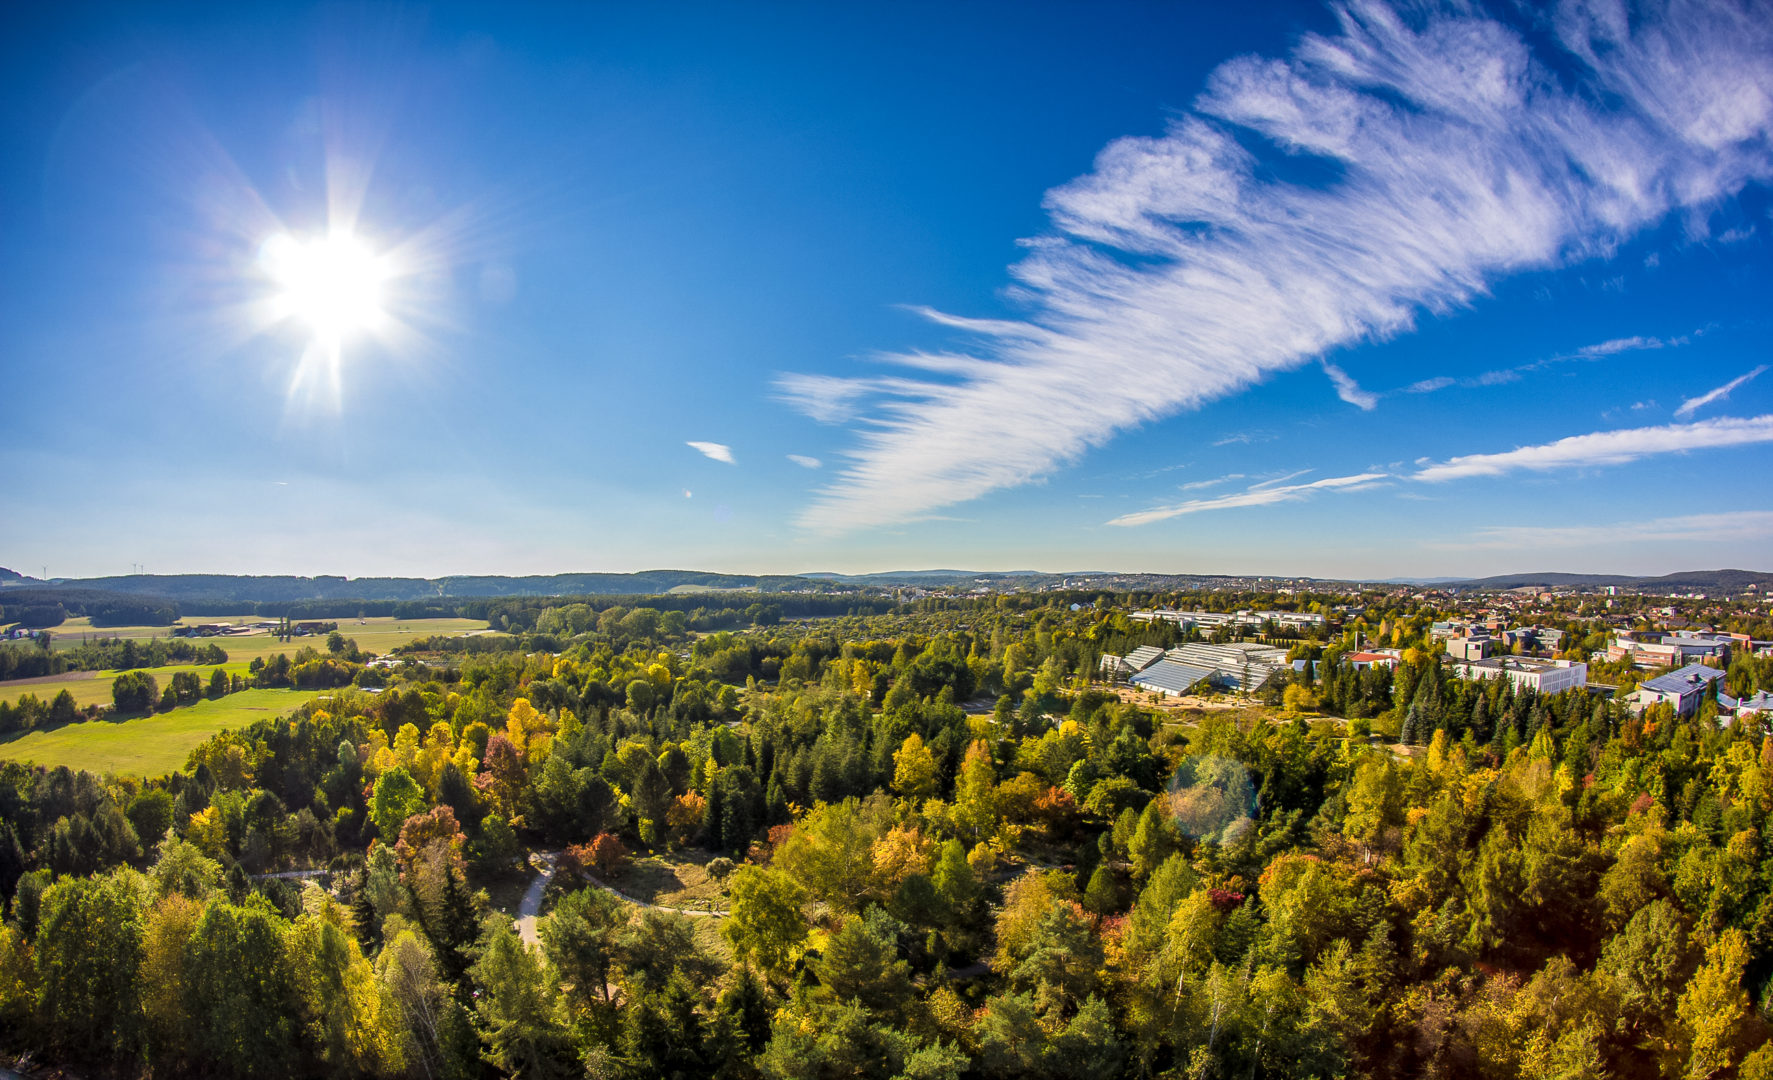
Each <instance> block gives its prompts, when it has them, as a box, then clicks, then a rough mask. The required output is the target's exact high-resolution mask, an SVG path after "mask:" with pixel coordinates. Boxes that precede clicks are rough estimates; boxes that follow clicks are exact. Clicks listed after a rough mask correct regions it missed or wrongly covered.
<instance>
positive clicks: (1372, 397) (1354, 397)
mask: <svg viewBox="0 0 1773 1080" xmlns="http://www.w3.org/2000/svg"><path fill="white" fill-rule="evenodd" d="M1324 374H1325V375H1328V376H1329V377H1330V382H1331V383H1333V384H1334V385H1335V387H1336V396H1337V397H1339V398H1341V399H1342V400H1343V401H1346V402H1348V403H1349V404H1350V405H1353V406H1354V407H1355V408H1357V409H1361V410H1363V411H1365V412H1372V411H1373V409H1374V408H1376V407H1377V406H1378V405H1379V395H1378V394H1375V393H1371V392H1370V391H1366V390H1362V389H1361V384H1360V383H1357V382H1355V381H1354V377H1353V376H1351V375H1349V374H1348V372H1346V371H1343V370H1342V369H1341V368H1339V367H1337V366H1336V365H1335V364H1332V363H1330V362H1329V361H1327V360H1326V361H1324Z"/></svg>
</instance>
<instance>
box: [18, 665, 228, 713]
mask: <svg viewBox="0 0 1773 1080" xmlns="http://www.w3.org/2000/svg"><path fill="white" fill-rule="evenodd" d="M217 667H220V668H221V669H222V670H223V671H225V672H227V673H228V674H229V675H230V676H232V675H245V674H246V667H247V662H246V661H244V660H229V661H228V662H227V663H225V664H220V665H216V664H211V665H208V666H193V665H191V664H169V665H167V666H165V667H151V668H140V669H139V670H141V671H145V672H147V673H148V674H150V675H152V676H154V681H155V682H156V683H158V684H160V687H161V688H162V689H165V687H166V684H167V682H168V681H169V680H170V679H171V678H172V676H173V673H174V672H179V671H195V672H196V673H197V675H198V677H199V678H201V679H202V680H203V685H204V686H205V687H207V686H208V685H209V675H210V672H212V671H214V670H215V669H216V668H217ZM121 674H122V672H120V671H68V672H64V673H62V674H60V675H46V676H44V677H43V678H41V679H12V680H9V681H7V682H0V696H4V697H5V698H6V699H7V700H9V701H17V700H18V699H19V698H21V697H23V696H24V695H26V694H36V695H37V696H38V697H39V698H40V699H42V700H43V701H45V702H47V701H52V700H54V698H55V696H56V695H57V694H59V693H61V692H62V691H63V690H66V691H68V692H69V693H70V694H73V695H74V704H76V705H79V706H81V707H85V706H87V705H109V704H111V684H112V683H113V682H115V681H116V679H117V676H119V675H121Z"/></svg>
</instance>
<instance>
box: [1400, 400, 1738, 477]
mask: <svg viewBox="0 0 1773 1080" xmlns="http://www.w3.org/2000/svg"><path fill="white" fill-rule="evenodd" d="M1767 442H1773V415H1767V416H1756V417H1751V418H1737V417H1722V418H1719V419H1717V420H1702V421H1700V422H1698V423H1696V424H1664V425H1662V426H1659V427H1642V428H1623V429H1621V430H1618V431H1596V432H1593V433H1591V434H1588V435H1572V436H1570V437H1568V438H1564V439H1559V440H1557V441H1556V442H1549V443H1544V444H1542V445H1539V446H1522V447H1517V448H1515V449H1513V450H1507V451H1503V452H1501V453H1495V454H1466V455H1464V456H1462V457H1456V458H1450V459H1449V460H1447V461H1443V462H1439V463H1435V464H1428V465H1425V466H1424V467H1423V468H1421V469H1419V470H1417V471H1416V472H1415V473H1413V474H1411V476H1410V479H1412V480H1424V481H1427V482H1429V483H1439V482H1441V481H1446V480H1463V479H1467V478H1469V477H1474V476H1503V475H1506V474H1508V473H1512V472H1521V471H1530V472H1548V471H1551V470H1553V469H1570V468H1580V467H1582V466H1587V465H1623V464H1625V463H1626V462H1630V461H1637V460H1638V459H1640V458H1645V457H1651V456H1653V455H1656V454H1677V453H1683V452H1685V451H1688V450H1708V449H1716V448H1719V447H1727V446H1748V445H1752V444H1755V443H1767Z"/></svg>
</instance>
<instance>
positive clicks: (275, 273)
mask: <svg viewBox="0 0 1773 1080" xmlns="http://www.w3.org/2000/svg"><path fill="white" fill-rule="evenodd" d="M259 267H260V269H261V270H262V271H263V272H264V274H265V276H266V277H267V278H269V279H270V281H271V284H272V287H273V288H274V289H275V295H274V296H273V298H272V301H271V305H272V318H273V319H274V320H275V321H277V322H283V321H288V320H294V321H297V322H300V323H303V324H305V325H306V326H307V328H308V332H309V335H310V336H309V340H308V346H307V348H306V349H305V350H304V351H303V354H302V360H301V363H300V365H298V367H297V369H296V373H295V379H294V382H293V384H292V386H291V388H290V389H291V391H292V393H293V392H294V391H296V390H297V389H299V388H302V387H304V386H311V385H312V383H314V382H316V381H319V382H323V383H324V384H325V386H326V388H327V390H328V392H329V394H330V396H331V397H332V398H333V399H334V401H335V402H336V401H337V399H338V397H339V395H340V393H341V377H340V369H341V368H342V366H343V362H344V346H345V343H346V342H347V341H349V340H350V339H352V338H355V337H358V336H361V335H364V334H379V333H382V332H383V331H385V330H386V329H387V324H388V322H389V318H388V314H387V312H386V310H385V309H384V308H383V306H382V299H383V298H382V293H383V287H384V285H385V284H386V283H387V282H388V280H389V279H390V278H391V277H393V276H394V274H393V267H392V266H391V265H390V262H389V260H388V258H386V257H385V256H378V255H376V254H375V253H373V252H372V251H371V250H370V249H369V247H368V245H366V244H364V243H363V241H361V240H359V239H358V238H357V237H355V236H353V235H352V234H351V233H349V232H341V231H334V232H329V233H327V234H325V235H324V236H316V237H311V238H309V239H306V240H298V239H297V238H295V237H294V236H291V235H290V234H289V233H286V232H279V233H276V234H274V235H273V236H271V237H270V238H269V239H267V240H266V241H265V242H264V243H263V244H262V245H261V246H260V248H259Z"/></svg>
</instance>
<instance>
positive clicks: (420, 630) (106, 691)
mask: <svg viewBox="0 0 1773 1080" xmlns="http://www.w3.org/2000/svg"><path fill="white" fill-rule="evenodd" d="M183 621H185V622H187V623H206V622H233V623H241V622H256V621H257V617H256V616H245V615H241V616H235V617H233V618H227V619H223V618H212V617H205V618H195V619H185V620H183ZM486 628H487V627H486V623H485V621H484V620H480V619H395V618H392V617H390V618H376V619H364V620H362V621H361V622H359V621H358V620H356V619H351V620H348V621H345V620H341V621H340V622H339V632H340V633H342V634H344V635H345V636H346V637H348V638H351V639H353V640H354V641H356V642H357V646H358V648H360V649H362V650H363V651H364V652H368V653H385V652H390V651H392V650H393V649H395V648H397V647H399V646H401V645H405V644H407V643H409V642H412V641H415V640H417V639H419V638H422V637H430V636H432V635H433V634H467V633H472V632H474V631H477V630H479V631H484V630H486ZM167 629H168V628H167V627H164V626H121V627H103V628H100V629H96V630H95V629H93V628H92V626H91V624H90V623H89V622H88V620H87V619H85V618H79V619H70V620H68V621H67V622H66V623H64V624H63V625H61V626H58V627H56V628H55V629H54V630H53V631H52V633H53V634H54V635H55V636H54V638H53V639H52V642H53V644H54V646H55V647H56V648H64V649H65V648H73V647H74V646H76V645H78V644H80V641H81V638H82V636H83V635H84V636H86V637H89V638H98V637H122V638H135V639H136V640H147V639H149V638H152V637H157V636H164V635H165V634H166V632H167ZM192 640H193V641H194V642H196V643H197V644H207V643H212V642H213V643H214V644H216V645H219V646H221V648H222V650H223V651H224V652H226V653H227V654H228V662H227V663H226V664H222V665H219V666H220V667H221V669H222V670H223V671H226V672H227V673H228V674H229V675H236V674H238V675H244V674H246V669H247V667H248V665H250V664H251V663H252V661H253V660H254V659H256V658H261V657H271V656H275V655H277V654H278V653H288V654H289V655H290V656H291V657H292V658H293V657H294V656H295V654H296V652H297V650H299V649H301V648H302V647H304V646H312V647H314V648H316V649H319V650H320V651H322V652H325V651H326V639H325V638H314V637H302V638H295V639H293V640H291V641H278V640H277V639H276V638H275V637H273V636H272V635H270V634H255V635H253V636H251V637H221V638H193V639H192ZM217 666H218V665H214V664H207V665H192V664H169V665H166V666H164V667H152V668H143V669H141V670H143V671H146V672H148V673H149V674H150V675H153V676H154V679H155V681H156V682H158V683H159V684H160V685H161V686H165V685H166V683H167V680H168V679H170V678H172V675H173V673H174V672H177V671H190V670H195V671H196V672H197V673H198V675H200V676H201V677H202V678H203V680H204V683H205V685H207V684H208V681H209V676H210V673H211V672H212V671H214V670H215V669H216V667H217ZM119 674H120V672H117V671H69V672H64V673H62V674H60V675H47V676H44V677H43V678H39V679H10V680H7V681H5V682H0V697H4V698H6V699H7V700H9V701H16V700H18V699H19V698H20V697H22V696H23V695H25V694H36V695H37V696H38V697H39V698H41V699H42V700H44V701H50V700H52V699H53V698H54V697H55V695H56V694H58V693H60V692H61V691H62V690H63V689H64V688H65V689H67V690H68V691H69V692H70V693H72V694H73V695H74V703H75V704H76V705H80V706H82V707H84V706H87V705H109V704H110V703H111V683H112V681H113V680H115V679H116V678H117V676H118V675H119Z"/></svg>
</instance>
